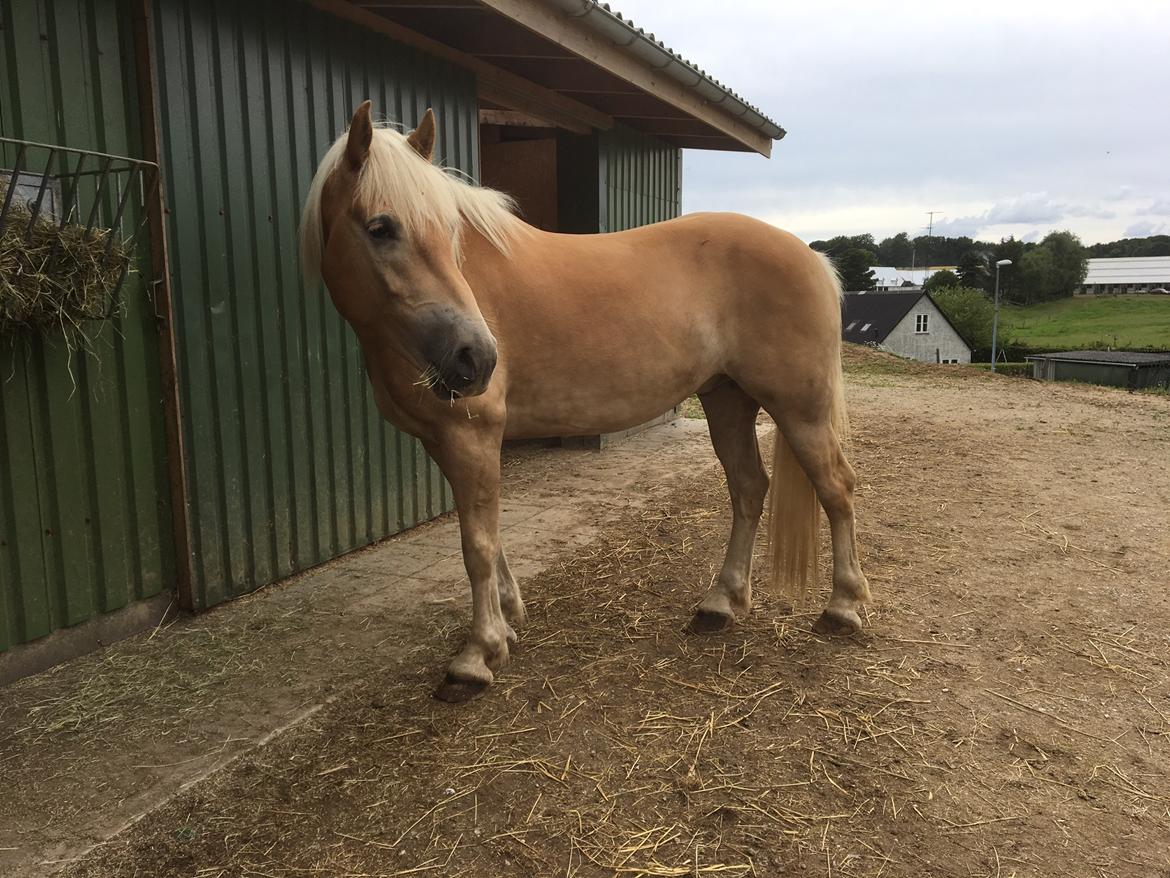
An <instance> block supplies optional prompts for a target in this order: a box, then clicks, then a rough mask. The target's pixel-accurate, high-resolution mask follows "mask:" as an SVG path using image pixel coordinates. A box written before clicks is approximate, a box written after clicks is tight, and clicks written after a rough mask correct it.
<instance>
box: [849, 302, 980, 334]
mask: <svg viewBox="0 0 1170 878" xmlns="http://www.w3.org/2000/svg"><path fill="white" fill-rule="evenodd" d="M922 299H926V300H927V301H928V302H930V304H931V305H933V306H934V309H935V310H936V311H937V312H938V315H939V316H940V317H941V318H942V319H943V320H946V323H947V326H949V327H950V328H951V329H953V330H954V331H955V335H957V336H958V337H959V338H961V339H962V340H963V344H965V345H966V346H967V347H972V344H971V342H970V341H969V340H968V339H967V338H966V337H965V336H964V335H963V333H961V332H959V328H958V327H957V326H955V324H953V323H951V321H950V320H948V319H947V315H946V314H944V313H943V310H942V308H940V307H939V306H938V302H936V301H935V300H934V299H933V298H932V297H931V295H930V293H924V292H923V291H922V290H921V289H916V290H913V291H912V292H905V293H879V292H870V291H866V292H862V293H846V294H845V298H844V299H842V300H841V338H843V339H844V340H845V341H851V342H855V343H857V344H867V343H868V344H873V343H877V344H881V343H882V342H883V341H885V340H886V336H888V335H889V334H890V333H891V332H893V331H894V327H895V326H897V325H898V324H899V323H901V322H902V319H903V318H904V317H905V316H906V315H907V314H909V313H910V311H911V310H913V308H914V306H915V305H917V304H918V303H919V301H921V300H922Z"/></svg>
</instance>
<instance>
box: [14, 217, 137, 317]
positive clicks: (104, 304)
mask: <svg viewBox="0 0 1170 878" xmlns="http://www.w3.org/2000/svg"><path fill="white" fill-rule="evenodd" d="M30 223H31V228H30ZM111 235H114V237H113V239H112V240H111V237H110V236H111ZM131 270H132V259H131V250H130V248H129V247H128V246H127V245H126V244H125V243H124V242H122V241H121V240H119V239H118V237H117V236H116V235H115V233H114V232H112V231H109V230H106V229H91V230H89V231H86V229H85V228H84V227H82V226H79V225H74V224H72V223H66V224H65V225H63V226H61V225H58V224H57V223H55V222H53V221H51V220H48V219H46V218H43V217H42V218H38V219H37V220H36V222H32V215H31V213H30V212H29V211H28V209H27V208H24V207H20V206H17V205H13V207H12V208H11V210H10V211H9V213H8V216H7V218H6V222H5V224H4V229H3V232H2V233H0V330H6V329H8V330H11V329H16V330H19V329H33V330H39V329H44V328H49V327H54V326H62V327H65V328H77V326H78V325H79V324H80V323H81V322H82V321H84V320H104V319H108V318H109V317H111V316H112V315H113V314H114V312H115V311H116V310H117V302H118V299H117V296H118V291H119V288H120V287H121V284H122V281H123V280H124V278H125V276H126V275H127V274H128V273H129V272H130V271H131Z"/></svg>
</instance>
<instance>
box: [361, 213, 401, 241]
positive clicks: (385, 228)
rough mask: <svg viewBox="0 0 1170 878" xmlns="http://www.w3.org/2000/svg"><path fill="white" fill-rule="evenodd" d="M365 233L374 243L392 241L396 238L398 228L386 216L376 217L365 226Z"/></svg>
mask: <svg viewBox="0 0 1170 878" xmlns="http://www.w3.org/2000/svg"><path fill="white" fill-rule="evenodd" d="M366 232H367V233H368V234H369V236H370V237H371V238H373V239H374V240H375V241H393V240H394V239H395V238H397V237H398V226H397V225H396V224H395V223H394V220H392V219H391V218H390V217H388V216H385V215H382V216H376V217H374V218H373V219H372V220H370V221H369V222H368V223H367V224H366Z"/></svg>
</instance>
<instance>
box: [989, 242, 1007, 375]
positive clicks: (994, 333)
mask: <svg viewBox="0 0 1170 878" xmlns="http://www.w3.org/2000/svg"><path fill="white" fill-rule="evenodd" d="M1011 264H1012V261H1011V260H1010V259H1000V260H999V261H998V262H996V263H995V317H994V319H993V320H992V321H991V371H992V372H994V371H995V344H996V340H997V339H998V337H999V270H1000V269H1001V268H1003V267H1004V266H1005V265H1011Z"/></svg>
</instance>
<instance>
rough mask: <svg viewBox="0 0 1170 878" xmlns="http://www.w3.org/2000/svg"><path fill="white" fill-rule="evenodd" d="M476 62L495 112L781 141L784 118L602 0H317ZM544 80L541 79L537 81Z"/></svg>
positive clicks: (759, 146) (689, 144)
mask: <svg viewBox="0 0 1170 878" xmlns="http://www.w3.org/2000/svg"><path fill="white" fill-rule="evenodd" d="M312 2H314V4H315V5H317V6H320V7H322V8H324V9H327V10H329V11H331V12H333V13H334V14H337V15H340V16H343V17H345V18H349V19H351V20H353V21H357V22H359V23H361V24H364V25H365V26H367V27H371V28H373V29H377V30H382V31H383V32H385V33H387V34H388V35H390V36H392V37H395V38H396V39H399V40H401V41H403V42H408V43H412V44H414V45H417V46H420V47H421V48H423V49H425V50H427V51H430V52H432V53H433V54H438V55H440V56H442V57H446V58H447V59H448V60H451V61H454V62H455V63H459V64H463V65H464V66H467V67H470V68H471V69H472V70H473V71H475V72H476V74H477V81H478V84H479V90H480V105H481V107H482V108H484V110H485V111H487V112H492V111H507V112H519V113H523V114H527V115H530V116H532V117H536V118H544V119H547V120H550V121H552V122H553V123H555V124H556V125H559V126H561V127H569V128H571V129H573V130H582V129H581V128H573V123H574V122H577V123H581V124H582V125H584V126H585V129H586V130H588V129H598V128H601V129H605V128H609V127H612V126H613V124H614V122H615V120H616V121H618V122H621V123H623V124H625V125H628V126H630V127H632V128H636V129H638V130H641V131H644V132H646V133H649V134H654V135H657V136H659V137H662V138H664V139H665V140H667V141H669V142H670V143H672V144H674V145H676V146H679V147H686V148H689V149H719V150H739V151H755V152H759V153H761V154H763V155H768V154H770V152H771V148H772V141H773V140H779V139H780V138H782V137H783V136H784V133H785V132H784V129H783V128H781V127H780V126H779V125H777V124H776V123H775V122H774V121H772V120H771V119H769V118H768V117H767V116H765V115H764V114H763V113H762V112H761V111H760V110H759V109H757V108H756V107H754V106H753V105H752V104H750V103H748V102H747V101H746V100H745V99H744V98H742V97H740V96H739V95H738V94H736V93H735V92H734V91H732V90H731V89H730V88H729V87H728V86H726V85H724V84H723V83H722V82H720V81H719V80H717V79H715V78H714V77H713V76H711V75H710V74H709V73H707V72H706V71H705V70H703V69H702V68H701V67H699V66H698V65H697V64H695V63H694V62H692V61H690V60H688V59H687V58H684V57H683V56H682V55H680V54H679V53H677V52H675V51H674V50H673V49H670V48H668V47H667V46H665V45H664V44H663V43H662V42H661V41H660V40H658V39H657V38H656V37H655V36H654V34H652V33H647V32H646V31H645V30H644V29H642V28H640V27H638V26H636V25H635V24H634V23H633V22H632V21H630V20H629V19H627V18H624V17H622V15H621V14H620V13H618V12H616V11H614V10H613V9H611V8H610V7H609V5H608V4H605V3H598V2H596V0H353V2H348V0H312ZM529 86H533V87H531V88H530V87H529Z"/></svg>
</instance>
